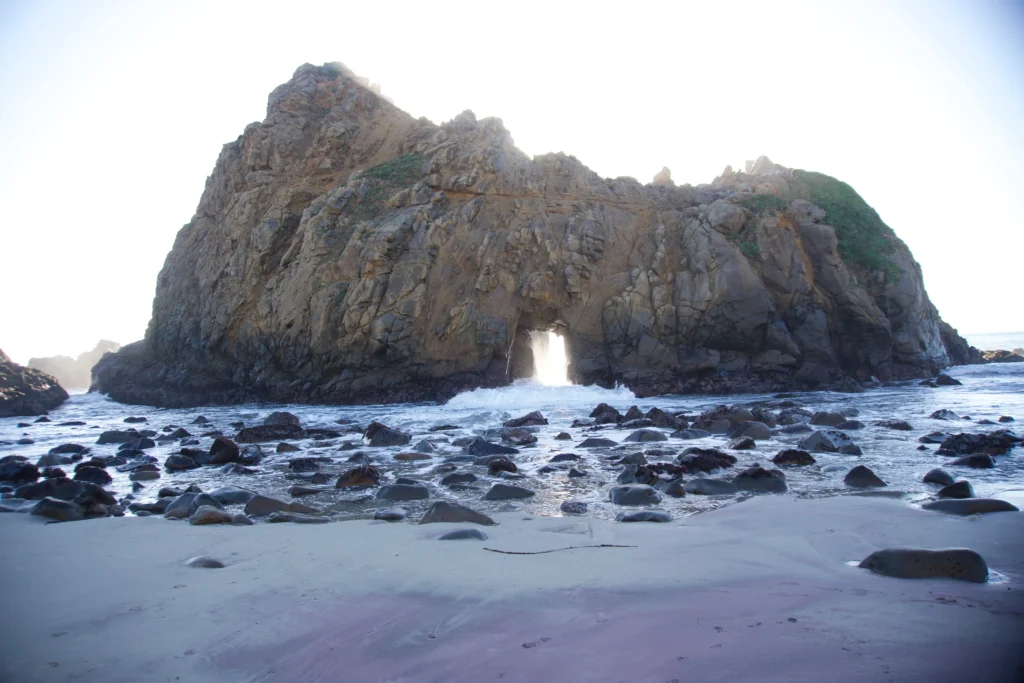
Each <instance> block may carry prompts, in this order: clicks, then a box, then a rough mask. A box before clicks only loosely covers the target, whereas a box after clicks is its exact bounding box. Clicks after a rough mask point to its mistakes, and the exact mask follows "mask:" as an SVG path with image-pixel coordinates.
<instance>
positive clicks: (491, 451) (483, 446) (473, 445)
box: [462, 436, 519, 457]
mask: <svg viewBox="0 0 1024 683" xmlns="http://www.w3.org/2000/svg"><path fill="white" fill-rule="evenodd" d="M462 452H463V453H466V454H467V455H475V456H477V457H480V456H484V455H513V454H515V453H518V452H519V451H518V450H516V449H515V448H510V447H509V446H502V445H501V444H496V443H491V442H490V441H488V440H486V439H484V438H483V437H479V436H478V437H475V438H474V439H473V440H472V441H470V442H469V443H468V444H466V445H465V446H463V447H462Z"/></svg>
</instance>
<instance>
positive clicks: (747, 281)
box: [94, 64, 968, 406]
mask: <svg viewBox="0 0 1024 683" xmlns="http://www.w3.org/2000/svg"><path fill="white" fill-rule="evenodd" d="M664 180H666V181H667V180H668V177H667V174H665V178H664ZM549 329H557V331H558V332H559V333H560V334H562V335H564V337H565V339H566V349H567V353H568V355H569V359H570V363H571V365H570V377H571V378H572V379H573V380H574V381H576V382H578V383H598V384H602V385H612V384H614V383H616V382H621V383H624V384H626V385H628V386H629V387H631V388H632V389H633V390H634V391H636V392H637V393H638V394H651V393H663V392H694V391H702V392H724V391H744V390H772V389H778V388H783V387H788V386H840V387H848V388H852V389H856V388H859V384H857V380H868V379H869V378H870V377H872V376H874V377H877V378H880V379H882V380H889V379H900V378H910V377H923V376H931V375H934V374H935V372H936V371H937V370H938V369H940V368H942V367H944V366H946V365H948V364H949V363H950V361H951V355H952V356H953V358H954V359H959V357H958V356H957V354H958V353H959V354H961V355H963V354H965V353H967V351H966V350H965V349H967V348H968V347H967V344H966V342H964V341H963V340H962V339H961V338H960V337H959V335H956V333H955V331H953V330H952V329H951V328H948V326H944V323H942V321H941V320H940V318H939V315H938V313H937V312H936V310H935V307H934V306H933V305H932V304H931V302H930V301H929V299H928V296H927V294H926V293H925V291H924V287H923V284H922V279H921V271H920V267H919V266H918V264H917V263H916V262H915V261H914V259H913V257H912V256H911V254H910V252H909V250H908V249H907V247H906V246H905V245H904V244H903V242H901V241H900V240H899V239H898V238H897V237H896V235H895V234H894V233H893V231H892V230H891V229H890V228H888V227H887V226H886V225H885V224H884V223H882V221H881V219H880V218H879V217H878V215H877V214H876V213H875V212H874V211H873V210H872V209H871V208H870V207H869V206H868V205H867V204H866V203H865V202H864V201H863V200H862V199H861V198H860V197H859V196H858V195H857V194H856V193H855V192H854V191H853V190H852V189H851V188H850V187H849V186H847V185H845V184H844V183H841V182H839V181H837V180H835V179H833V178H830V177H828V176H824V175H821V174H817V173H808V172H805V171H798V170H792V169H788V168H785V167H782V166H779V165H777V164H774V163H773V162H771V161H770V160H768V159H767V158H765V157H762V158H760V159H758V160H757V161H755V162H753V163H752V164H751V165H750V168H749V172H747V173H739V172H734V171H732V169H727V172H726V173H724V174H723V175H722V176H720V177H719V178H717V179H715V181H714V182H713V183H711V184H710V185H701V186H697V187H692V186H689V185H683V186H674V185H672V184H671V183H668V182H659V183H656V184H651V185H647V186H644V185H641V184H640V183H638V182H637V181H636V180H634V179H632V178H616V179H602V178H599V177H598V176H597V175H596V174H595V173H593V172H592V171H590V170H589V169H587V168H586V167H585V166H584V165H583V164H582V163H581V162H580V161H578V160H577V159H576V158H574V157H571V156H567V155H564V154H546V155H540V156H537V157H534V158H532V159H531V158H530V157H528V156H527V155H525V154H523V153H522V152H521V151H519V150H518V149H516V147H515V146H514V145H513V143H512V138H511V136H510V134H509V132H508V131H507V130H505V128H504V126H503V125H502V123H501V121H500V120H498V119H494V118H489V119H484V120H480V121H478V120H477V119H476V118H475V117H474V116H473V114H472V113H471V112H464V113H462V114H460V115H459V116H457V117H455V119H454V120H452V121H450V122H448V123H445V124H442V125H440V126H438V125H434V124H433V123H430V122H429V121H427V120H425V119H419V120H417V119H414V118H412V117H411V116H409V115H408V114H406V113H405V112H403V111H401V110H400V109H398V108H397V107H395V106H394V105H392V104H391V103H390V102H389V101H387V100H386V99H384V98H383V97H381V96H379V95H378V94H377V93H375V92H374V91H372V90H371V89H369V88H368V87H367V86H366V83H365V81H362V80H360V79H359V78H358V77H356V76H354V75H353V74H352V73H351V72H349V71H348V70H347V69H345V68H344V67H343V66H341V65H337V64H330V65H325V66H322V67H315V66H311V65H305V66H302V67H300V68H299V69H298V71H296V73H295V75H294V77H293V78H292V80H291V81H289V82H288V83H286V84H284V85H282V86H280V87H279V88H277V89H276V90H275V91H274V92H273V93H272V94H271V95H270V100H269V104H268V110H267V118H266V119H265V120H264V121H263V122H262V123H254V124H251V125H250V126H248V127H247V128H246V130H245V132H244V134H243V135H242V136H241V137H240V138H238V140H236V141H235V142H232V143H230V144H228V145H226V146H225V147H224V149H223V151H222V152H221V155H220V158H219V159H218V161H217V164H216V166H215V168H214V171H213V174H212V175H211V176H210V178H209V179H208V180H207V184H206V190H205V192H204V194H203V197H202V199H201V201H200V203H199V208H198V210H197V212H196V215H195V217H194V218H193V219H192V221H191V222H190V223H189V224H187V225H186V226H185V227H183V228H182V230H181V231H180V232H179V234H178V236H177V239H176V241H175V244H174V248H173V249H172V251H171V253H170V254H169V255H168V257H167V261H166V263H165V265H164V268H163V270H162V271H161V273H160V275H159V278H158V280H157V292H156V298H155V300H154V304H153V317H152V320H151V322H150V325H149V329H148V331H147V333H146V337H145V339H144V340H143V341H141V342H137V343H135V344H131V345H128V346H126V347H125V348H123V349H121V351H120V352H119V353H117V354H113V355H108V356H106V357H105V358H103V360H102V361H101V362H100V363H99V364H98V366H97V367H96V369H95V373H94V375H95V379H94V388H95V389H97V390H99V391H103V392H106V393H109V394H110V396H111V397H113V398H115V399H117V400H119V401H124V402H129V403H147V404H155V405H165V406H181V405H189V404H204V403H217V402H236V401H246V400H274V401H298V402H338V403H348V402H377V401H408V400H424V399H438V398H444V397H447V396H450V395H452V394H454V393H456V392H457V391H460V390H463V389H467V388H472V387H478V386H496V385H502V384H505V383H507V382H509V381H510V380H512V379H515V378H516V374H515V373H516V372H522V368H528V367H531V366H532V361H531V362H526V360H524V359H523V354H524V353H525V352H526V349H528V344H526V343H525V340H526V339H527V338H528V333H529V332H530V331H531V330H549Z"/></svg>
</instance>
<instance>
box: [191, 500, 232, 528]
mask: <svg viewBox="0 0 1024 683" xmlns="http://www.w3.org/2000/svg"><path fill="white" fill-rule="evenodd" d="M188 523H189V524H194V525H196V526H201V525H204V524H231V513H228V512H224V510H221V509H218V508H215V507H213V506H212V505H201V506H199V507H198V508H197V509H196V511H195V512H193V513H192V515H191V516H190V517H189V518H188Z"/></svg>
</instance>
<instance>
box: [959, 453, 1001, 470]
mask: <svg viewBox="0 0 1024 683" xmlns="http://www.w3.org/2000/svg"><path fill="white" fill-rule="evenodd" d="M949 464H950V465H952V466H954V467H973V468H974V469H978V470H983V469H985V470H990V469H992V468H993V467H995V466H996V461H995V460H993V459H992V456H991V455H987V454H985V453H974V454H972V455H964V456H961V457H959V458H957V459H956V460H954V461H953V462H951V463H949Z"/></svg>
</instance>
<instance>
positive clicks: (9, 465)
mask: <svg viewBox="0 0 1024 683" xmlns="http://www.w3.org/2000/svg"><path fill="white" fill-rule="evenodd" d="M37 479H39V467H37V466H36V465H33V464H32V463H30V462H28V461H27V460H8V461H7V462H4V463H0V481H35V480H37Z"/></svg>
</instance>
